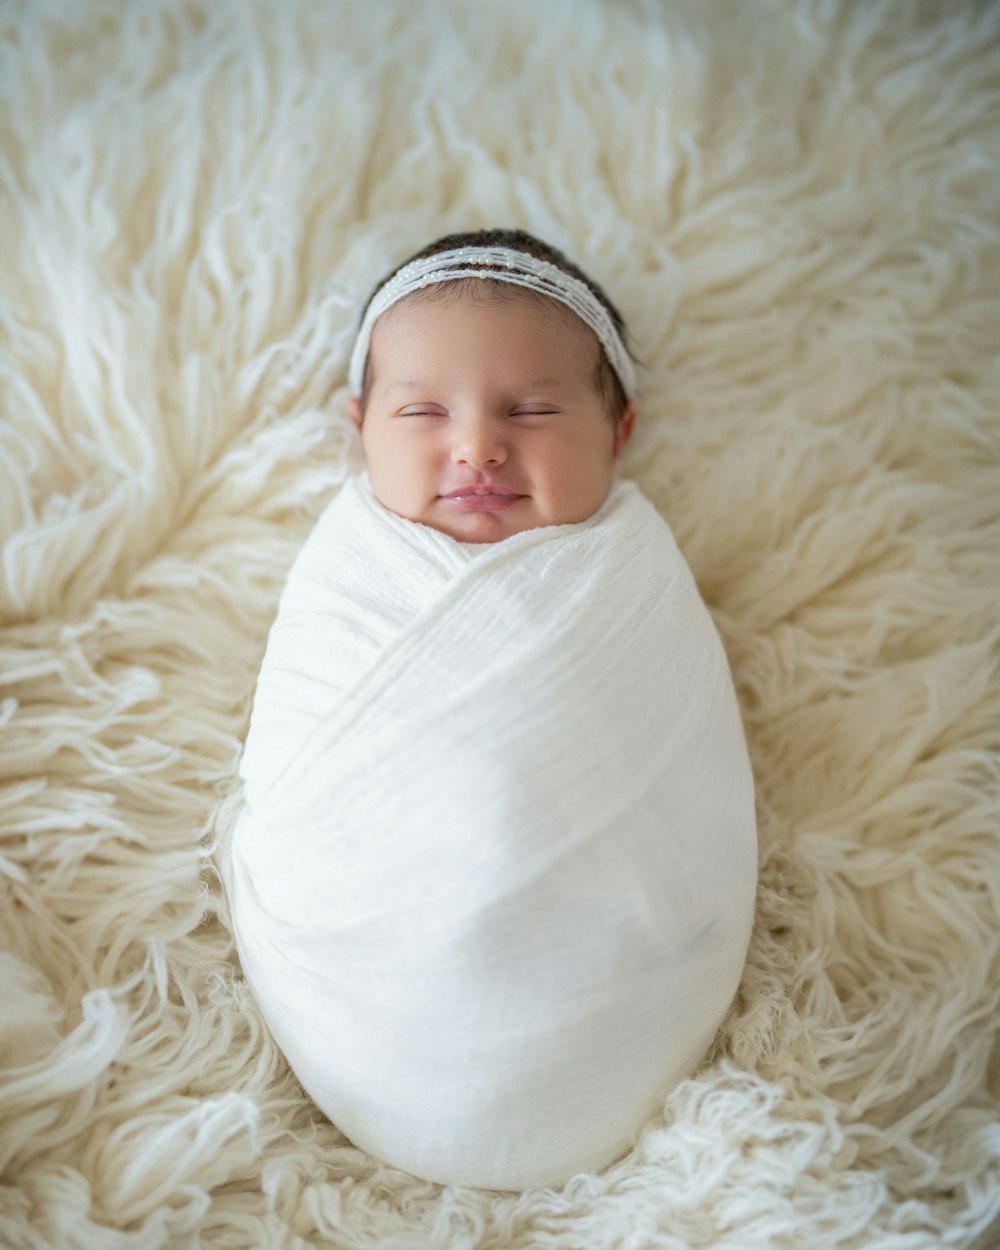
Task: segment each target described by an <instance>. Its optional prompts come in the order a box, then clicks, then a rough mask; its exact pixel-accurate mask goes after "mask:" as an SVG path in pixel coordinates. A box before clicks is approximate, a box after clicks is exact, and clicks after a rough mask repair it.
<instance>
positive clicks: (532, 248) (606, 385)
mask: <svg viewBox="0 0 1000 1250" xmlns="http://www.w3.org/2000/svg"><path fill="white" fill-rule="evenodd" d="M456 247H510V248H514V249H516V250H517V251H519V252H527V253H528V255H529V256H535V257H537V258H538V259H539V260H547V261H548V262H549V263H550V264H552V265H556V266H558V268H560V269H562V270H563V271H564V272H565V273H568V274H569V275H570V276H571V277H574V278H577V279H578V280H579V281H580V282H582V283H584V285H585V286H587V287H588V288H589V289H590V291H591V292H592V293H593V295H594V296H595V297H596V298H597V299H598V300H599V301H600V302H601V304H603V306H604V307H605V308H606V309H607V312H608V315H609V316H610V318H611V320H612V322H613V323H614V327H615V329H616V330H617V331H618V333H619V335H620V337H621V340H622V343H623V344H624V346H625V350H626V352H628V354H629V356H630V357H631V359H632V360H633V361H634V363H636V364H641V361H639V359H638V358H637V357H636V356H635V355H634V354H633V352H632V350H631V348H630V346H629V343H628V330H627V328H626V326H625V322H624V319H623V318H622V315H621V313H620V312H619V311H618V309H617V308H616V307H615V306H614V304H612V302H611V300H610V299H608V297H607V295H606V294H605V293H604V291H603V290H601V288H600V287H599V286H598V285H597V283H596V282H594V281H593V279H592V278H588V277H587V275H586V274H585V273H584V272H583V270H582V269H580V268H579V266H577V265H574V264H573V262H572V261H571V260H570V259H569V257H567V256H565V255H564V254H563V253H562V252H560V251H559V249H558V248H556V247H553V246H552V245H551V244H550V243H543V242H542V240H541V239H536V238H535V236H534V235H533V234H529V233H528V232H527V230H505V229H501V228H494V229H491V230H471V231H467V232H463V233H459V234H446V235H444V236H443V237H442V238H440V239H435V240H434V242H433V243H428V245H427V246H426V247H425V248H422V249H421V250H420V251H419V252H415V253H414V254H413V255H412V256H408V257H407V258H406V260H404V261H402V262H400V264H398V265H397V266H396V268H395V269H393V270H391V271H390V272H389V273H387V274H386V275H385V277H384V278H382V279H381V280H380V281H379V282H378V283H377V285H376V286H375V289H374V290H373V291H372V293H371V295H369V297H368V299H367V301H366V302H365V306H364V308H363V309H362V312H361V317H360V320H359V324H360V322H361V321H364V316H365V312H367V310H368V305H369V304H370V303H371V302H372V300H373V299H374V298H375V296H376V295H377V294H378V292H379V290H380V289H381V287H382V286H383V285H384V284H385V283H386V282H388V281H389V279H390V278H391V277H393V276H394V275H395V274H396V273H398V272H399V270H400V269H402V268H403V266H404V265H408V264H410V262H411V261H414V260H422V259H423V258H424V257H426V256H434V255H436V254H437V253H438V252H449V251H451V249H452V248H456ZM470 289H471V290H474V291H476V292H477V293H482V294H483V295H484V296H486V297H487V298H500V299H504V298H511V297H512V296H513V295H514V293H516V295H518V296H521V297H528V298H534V299H536V300H537V301H538V302H539V303H545V304H549V305H550V304H551V303H552V301H551V299H550V298H549V296H547V295H543V294H542V293H541V292H540V291H534V290H532V289H530V288H526V287H523V286H517V285H512V284H511V283H509V282H504V281H503V280H502V279H501V278H456V279H454V280H453V281H451V282H437V283H433V284H432V285H430V286H426V287H422V288H421V289H420V290H418V291H414V292H413V293H412V294H411V295H408V296H406V299H407V300H427V301H428V302H430V301H433V300H441V301H444V300H447V299H449V298H454V297H456V296H457V295H458V294H459V293H460V291H463V290H470ZM593 380H594V385H595V387H596V388H597V391H598V393H599V394H600V396H601V399H602V401H603V403H604V407H605V409H606V410H607V413H608V416H609V417H610V419H611V421H612V424H613V425H614V426H615V428H616V429H617V427H618V423H619V422H620V421H621V419H622V417H623V415H624V413H625V407H626V405H627V402H628V400H627V397H626V395H625V391H624V389H623V387H622V384H621V382H620V381H619V379H618V374H617V373H615V371H614V369H613V368H612V367H611V362H610V361H609V360H608V356H607V353H606V352H605V350H604V348H603V346H602V347H601V350H600V351H599V352H598V357H597V366H596V368H595V370H594V379H593ZM374 382H375V373H374V366H373V363H372V352H370V351H369V353H368V359H367V360H366V361H365V372H364V380H363V382H362V387H361V409H362V411H364V410H365V409H366V408H367V407H368V398H369V395H370V394H371V389H372V386H373V385H374Z"/></svg>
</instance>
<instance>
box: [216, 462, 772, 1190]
mask: <svg viewBox="0 0 1000 1250" xmlns="http://www.w3.org/2000/svg"><path fill="white" fill-rule="evenodd" d="M241 772H242V775H243V777H244V781H245V796H246V800H247V805H246V807H245V809H244V810H243V812H242V814H241V818H240V820H239V822H238V824H237V826H236V829H235V832H234V835H233V839H232V845H231V859H230V860H229V861H227V863H226V864H225V866H224V872H225V874H226V879H227V886H228V888H229V892H230V898H231V904H232V919H233V925H234V931H235V935H236V939H237V943H238V949H239V954H240V958H241V961H242V964H243V968H244V970H245V972H246V975H247V978H248V980H249V982H250V985H251V988H252V990H253V992H254V994H255V997H256V999H257V1001H258V1003H259V1004H260V1007H261V1010H262V1011H263V1013H264V1016H265V1018H266V1020H267V1023H268V1025H269V1027H270V1028H271V1030H272V1032H273V1035H274V1037H275V1039H276V1041H277V1042H278V1044H279V1046H280V1047H281V1049H282V1050H283V1052H284V1053H285V1055H286V1056H287V1058H288V1061H289V1063H290V1064H291V1066H292V1068H293V1069H294V1071H295V1073H296V1074H297V1076H298V1077H299V1079H300V1081H301V1082H302V1084H303V1086H304V1087H305V1089H306V1090H307V1091H308V1093H309V1094H310V1095H311V1097H312V1098H313V1099H314V1100H315V1102H316V1103H317V1104H318V1106H319V1107H320V1108H321V1109H322V1110H323V1111H324V1112H325V1113H326V1114H327V1115H328V1116H329V1117H330V1119H331V1120H332V1121H333V1122H334V1123H335V1124H336V1125H337V1126H338V1128H340V1129H341V1130H342V1131H343V1132H344V1133H345V1134H346V1135H347V1136H348V1137H349V1138H350V1139H351V1140H352V1141H353V1142H354V1143H355V1144H356V1145H358V1146H360V1147H362V1148H363V1149H365V1150H366V1151H368V1152H369V1153H371V1154H373V1155H375V1156H376V1157H378V1158H380V1159H382V1160H385V1161H387V1162H389V1163H392V1164H394V1165H396V1166H399V1167H401V1168H404V1169H406V1170H408V1171H410V1172H412V1173H414V1174H416V1175H418V1176H421V1177H424V1178H426V1179H429V1180H433V1181H438V1182H441V1183H454V1184H463V1185H477V1186H484V1187H490V1188H498V1189H522V1188H528V1187H536V1186H544V1185H557V1184H560V1183H561V1182H563V1181H565V1180H566V1179H568V1178H569V1177H570V1176H571V1175H573V1174H574V1173H576V1172H579V1171H585V1170H595V1169H600V1168H602V1167H604V1166H606V1165H607V1164H609V1163H611V1162H612V1161H614V1160H615V1159H617V1158H618V1157H619V1156H620V1155H621V1154H623V1153H624V1152H625V1151H626V1150H627V1149H628V1148H629V1146H630V1145H631V1144H633V1143H634V1141H635V1140H636V1138H637V1136H638V1134H639V1131H640V1130H641V1129H642V1127H643V1125H644V1123H645V1122H646V1121H647V1120H648V1119H649V1118H650V1117H651V1116H652V1115H654V1114H655V1113H656V1111H657V1110H658V1109H659V1108H660V1107H661V1105H662V1102H663V1099H664V1097H665V1096H666V1094H667V1093H668V1092H669V1091H670V1089H671V1087H672V1086H673V1085H674V1084H675V1083H676V1082H677V1081H678V1080H680V1079H681V1078H682V1077H684V1076H685V1075H687V1074H689V1073H690V1072H691V1071H692V1070H693V1069H694V1067H695V1066H696V1065H697V1063H698V1061H699V1059H700V1058H701V1057H702V1056H703V1055H704V1053H705V1051H706V1049H707V1047H708V1046H709V1044H710V1043H711V1041H712V1038H713V1036H714V1034H715V1032H716V1031H717V1029H718V1027H719V1025H720V1023H721V1021H722V1019H723V1017H724V1015H725V1013H726V1011H727V1009H728V1007H729V1005H730V1003H731V1001H732V999H733V997H734V995H735V992H736V989H737V986H738V983H739V980H740V977H741V972H742V968H743V964H744V960H745V956H746V951H747V946H748V942H749V937H750V931H751V926H752V920H753V910H754V897H755V890H756V826H755V817H754V794H753V780H752V775H751V769H750V763H749V758H748V754H747V749H746V743H745V739H744V734H743V727H742V723H741V720H740V715H739V709H738V705H737V702H736V697H735V692H734V689H733V685H732V679H731V675H730V671H729V667H728V663H727V660H726V655H725V652H724V649H723V646H722V643H721V640H720V638H719V636H718V634H717V632H716V630H715V627H714V624H713V622H712V619H711V617H710V615H709V613H708V610H707V609H706V607H705V605H704V603H703V602H702V600H701V597H700V595H699V593H698V589H697V586H696V584H695V581H694V578H693V576H692V574H691V572H690V570H689V568H688V566H687V564H686V562H685V560H684V558H683V556H682V554H681V552H680V551H679V550H678V547H677V544H676V542H675V541H674V538H673V535H672V533H671V531H670V528H669V526H668V525H667V524H666V522H665V521H664V520H663V519H662V517H661V516H660V515H659V513H658V512H657V511H656V509H655V508H654V507H653V505H652V503H651V502H650V501H649V500H648V499H647V498H646V497H645V495H644V494H643V493H642V491H641V490H640V489H639V487H638V486H637V485H636V484H635V483H633V482H630V481H627V480H623V479H620V478H615V480H614V482H613V485H612V488H611V490H610V492H609V494H608V496H607V498H606V500H605V502H604V504H603V505H602V506H601V508H600V509H599V510H598V511H597V512H596V513H594V514H593V515H592V516H591V517H589V518H588V519H587V520H585V521H582V522H579V523H575V524H568V525H552V526H541V527H538V528H534V529H528V530H525V531H522V532H518V533H515V534H513V535H511V536H509V537H508V538H506V539H504V540H503V541H501V542H496V543H485V544H468V543H463V542H459V541H457V540H456V539H454V538H452V537H451V536H450V535H448V534H445V533H443V532H441V531H439V530H437V529H435V528H432V527H430V526H426V525H423V524H420V523H417V522H414V521H411V520H408V519H405V518H403V517H400V516H398V515H396V514H395V513H393V512H392V511H390V510H389V509H387V508H385V507H384V506H383V505H382V504H381V503H380V502H379V500H378V499H377V498H376V497H375V496H374V494H373V492H372V488H371V484H370V481H369V479H368V476H367V474H366V473H362V474H361V475H360V476H356V477H352V478H349V479H348V480H347V481H346V483H345V484H344V486H343V487H342V489H341V491H340V493H339V494H338V495H337V497H336V498H335V499H334V500H333V502H332V503H331V504H330V505H329V506H328V508H327V509H326V511H325V512H324V514H323V515H322V516H321V518H320V520H319V522H318V524H317V526H316V528H315V529H314V531H313V533H312V534H311V536H310V537H309V539H308V540H307V542H306V543H305V545H304V547H303V548H302V551H301V553H300V554H299V557H298V558H297V560H296V561H295V563H294V565H293V567H292V569H291V572H290V575H289V578H288V582H287V585H286V588H285V591H284V594H283V597H282V600H281V604H280V609H279V612H278V616H277V619H276V621H275V624H274V627H273V629H272V631H271V635H270V639H269V643H268V647H267V652H266V656H265V659H264V663H263V667H262V670H261V674H260V680H259V684H258V689H257V694H256V698H255V703H254V709H253V716H252V721H251V727H250V732H249V735H248V738H247V743H246V749H245V753H244V756H243V760H242V765H241Z"/></svg>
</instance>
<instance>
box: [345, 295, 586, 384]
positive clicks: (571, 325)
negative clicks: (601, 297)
mask: <svg viewBox="0 0 1000 1250" xmlns="http://www.w3.org/2000/svg"><path fill="white" fill-rule="evenodd" d="M476 281H477V279H474V278H467V279H460V280H456V281H454V282H442V283H436V284H434V285H432V286H429V287H424V288H423V289H422V290H418V291H413V292H411V293H410V294H409V295H406V296H404V297H403V298H402V299H401V300H398V301H397V302H396V303H395V304H393V305H392V306H391V307H389V308H387V309H386V311H385V312H384V313H383V314H382V315H381V316H380V317H379V318H378V320H377V321H376V322H375V324H374V326H373V327H372V334H371V339H370V343H369V352H373V350H374V348H375V346H376V342H377V340H378V339H380V338H384V337H385V334H384V331H386V330H389V331H390V333H391V335H392V337H393V338H394V339H397V338H405V336H406V334H407V333H408V332H413V331H416V330H418V329H419V328H420V327H421V326H424V325H426V324H427V322H428V321H430V320H431V319H432V318H433V315H434V310H435V309H437V308H440V307H441V306H442V305H444V306H446V307H448V306H452V305H456V304H457V305H466V306H469V307H484V306H485V307H487V308H489V307H498V306H502V307H505V308H510V309H512V310H513V311H514V312H515V313H517V314H519V315H521V316H523V318H524V320H525V322H526V323H530V324H532V325H535V326H540V327H543V328H545V329H548V330H550V331H556V332H557V335H558V338H559V339H560V340H562V341H563V342H565V340H566V338H567V337H568V338H569V340H570V343H571V345H572V348H573V350H574V355H575V357H576V360H577V364H578V365H579V367H580V368H582V369H592V368H593V366H594V362H595V358H596V357H597V355H599V353H600V351H601V345H600V341H599V340H598V338H597V335H596V334H595V333H594V331H593V330H592V329H591V328H590V326H589V325H587V323H586V322H585V321H583V320H582V319H581V318H580V317H578V316H577V315H576V313H575V312H573V310H572V309H571V308H568V307H567V306H566V305H565V304H562V303H560V302H559V301H558V300H554V299H549V298H548V296H545V295H541V294H540V293H538V292H537V291H530V290H526V289H524V288H521V287H518V286H516V285H513V284H510V285H508V286H507V287H506V289H504V290H502V291H496V290H492V291H489V292H484V291H482V290H481V289H477V288H471V289H470V288H469V287H468V286H467V285H466V284H467V283H470V282H476ZM380 330H381V331H383V332H382V333H380ZM487 332H488V331H487Z"/></svg>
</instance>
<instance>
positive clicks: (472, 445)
mask: <svg viewBox="0 0 1000 1250" xmlns="http://www.w3.org/2000/svg"><path fill="white" fill-rule="evenodd" d="M452 457H453V459H454V460H455V461H456V462H464V461H468V462H470V463H472V464H479V463H484V462H486V461H491V462H493V461H500V460H505V459H506V458H507V432H506V430H505V428H504V426H503V423H502V422H500V421H496V420H492V419H491V418H490V417H489V416H483V417H478V416H474V417H472V418H470V419H467V420H462V421H459V422H457V423H456V425H455V432H454V436H453V442H452Z"/></svg>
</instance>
